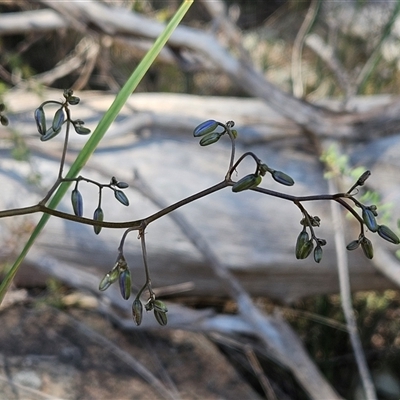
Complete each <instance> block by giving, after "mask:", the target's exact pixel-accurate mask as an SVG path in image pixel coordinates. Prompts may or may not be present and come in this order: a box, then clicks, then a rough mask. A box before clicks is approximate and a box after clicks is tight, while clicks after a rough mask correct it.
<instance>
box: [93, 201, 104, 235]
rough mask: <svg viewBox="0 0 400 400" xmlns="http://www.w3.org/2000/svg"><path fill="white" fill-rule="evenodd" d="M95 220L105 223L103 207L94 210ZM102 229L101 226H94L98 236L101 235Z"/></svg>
mask: <svg viewBox="0 0 400 400" xmlns="http://www.w3.org/2000/svg"><path fill="white" fill-rule="evenodd" d="M93 219H94V220H95V221H103V220H104V213H103V210H102V209H101V207H97V208H96V209H95V210H94V213H93ZM101 228H102V227H101V226H96V225H94V226H93V229H94V233H95V234H96V235H98V234H99V233H100V231H101Z"/></svg>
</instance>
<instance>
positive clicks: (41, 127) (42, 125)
mask: <svg viewBox="0 0 400 400" xmlns="http://www.w3.org/2000/svg"><path fill="white" fill-rule="evenodd" d="M34 116H35V121H36V126H37V130H38V132H39V133H40V134H41V135H44V134H45V132H46V116H45V114H44V110H43V108H42V107H39V108H37V109H36V110H35V113H34Z"/></svg>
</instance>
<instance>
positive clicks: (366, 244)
mask: <svg viewBox="0 0 400 400" xmlns="http://www.w3.org/2000/svg"><path fill="white" fill-rule="evenodd" d="M360 243H361V248H362V249H363V251H364V254H365V256H366V257H367V258H369V259H370V260H371V259H372V258H373V257H374V248H373V247H372V243H371V241H370V240H369V239H368V238H366V237H365V236H364V237H363V238H362V239H361V242H360Z"/></svg>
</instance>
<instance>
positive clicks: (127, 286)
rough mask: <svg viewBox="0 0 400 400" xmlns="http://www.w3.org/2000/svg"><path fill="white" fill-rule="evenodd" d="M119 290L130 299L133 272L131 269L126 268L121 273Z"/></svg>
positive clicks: (126, 298)
mask: <svg viewBox="0 0 400 400" xmlns="http://www.w3.org/2000/svg"><path fill="white" fill-rule="evenodd" d="M119 290H120V292H121V296H122V297H123V298H124V299H125V300H128V299H129V297H130V296H131V273H130V271H129V269H124V270H122V271H121V272H120V274H119Z"/></svg>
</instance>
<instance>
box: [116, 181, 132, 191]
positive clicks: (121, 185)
mask: <svg viewBox="0 0 400 400" xmlns="http://www.w3.org/2000/svg"><path fill="white" fill-rule="evenodd" d="M115 186H116V187H118V188H120V189H126V188H128V187H129V185H128V184H127V183H126V182H117V183H116V184H115Z"/></svg>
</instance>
